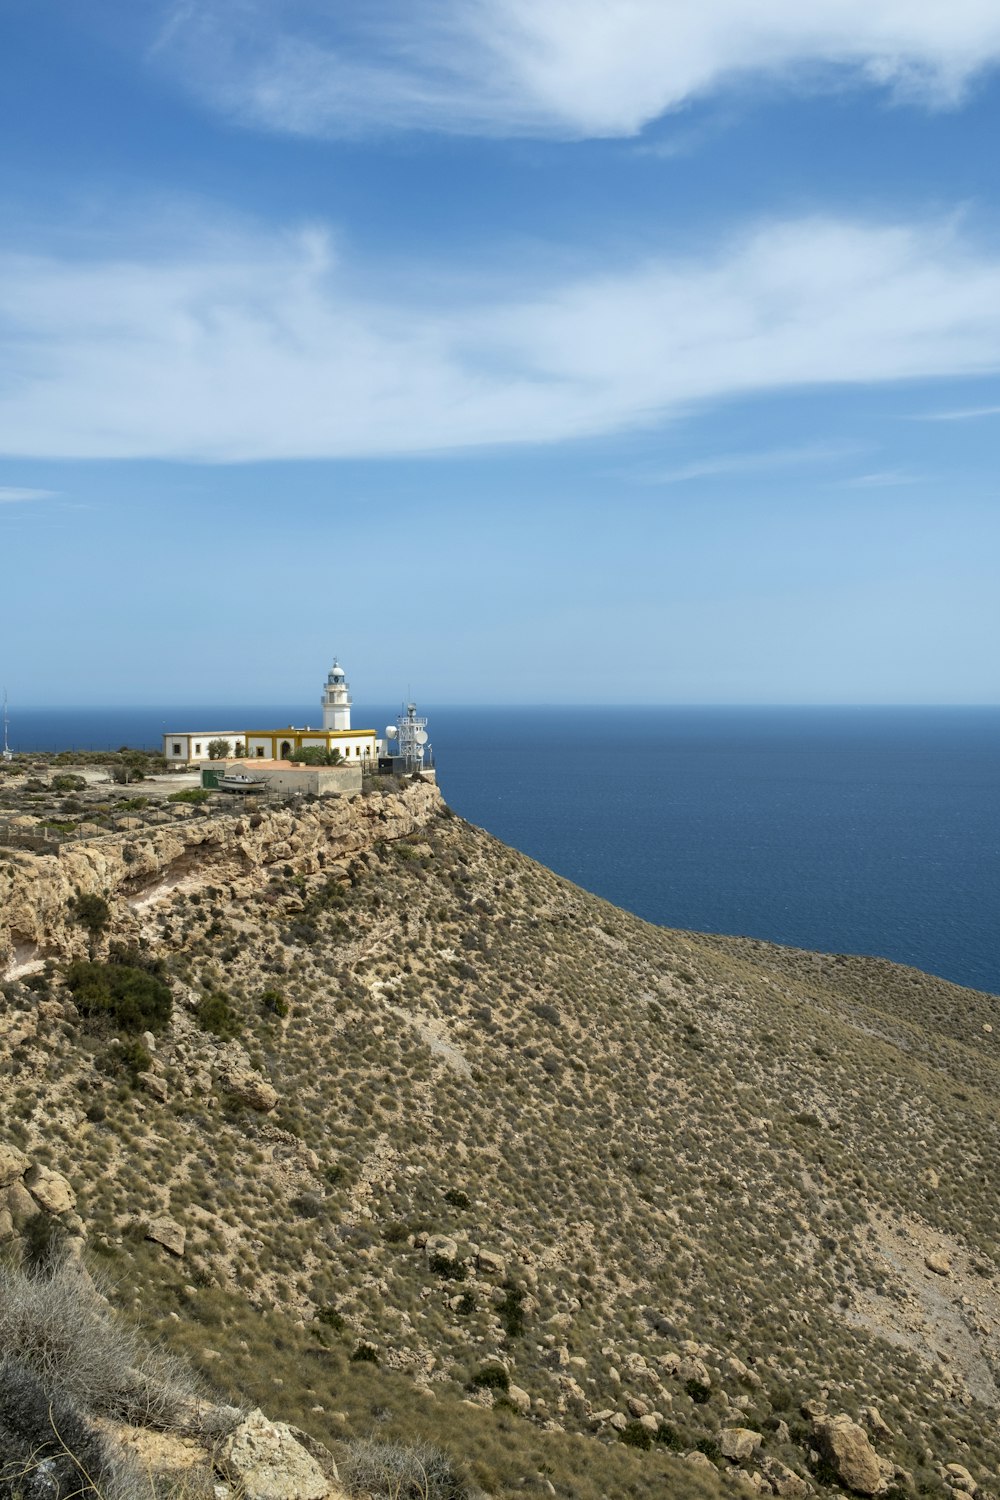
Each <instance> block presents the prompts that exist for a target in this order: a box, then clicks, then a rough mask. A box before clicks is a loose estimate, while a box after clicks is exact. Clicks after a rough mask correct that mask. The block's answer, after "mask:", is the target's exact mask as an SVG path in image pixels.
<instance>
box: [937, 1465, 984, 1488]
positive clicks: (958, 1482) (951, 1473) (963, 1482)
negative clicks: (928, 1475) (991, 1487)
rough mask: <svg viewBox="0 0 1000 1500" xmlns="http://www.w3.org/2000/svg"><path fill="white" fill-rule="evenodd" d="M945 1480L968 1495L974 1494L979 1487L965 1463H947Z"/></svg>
mask: <svg viewBox="0 0 1000 1500" xmlns="http://www.w3.org/2000/svg"><path fill="white" fill-rule="evenodd" d="M944 1482H945V1484H947V1485H949V1486H950V1487H951V1488H952V1489H953V1490H961V1491H962V1492H963V1493H964V1494H966V1495H974V1494H975V1493H976V1491H977V1490H978V1488H979V1486H978V1484H977V1483H976V1481H975V1480H974V1479H973V1477H972V1475H971V1474H970V1473H969V1471H968V1469H967V1468H966V1467H965V1465H964V1464H945V1466H944Z"/></svg>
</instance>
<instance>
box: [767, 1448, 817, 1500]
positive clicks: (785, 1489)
mask: <svg viewBox="0 0 1000 1500" xmlns="http://www.w3.org/2000/svg"><path fill="white" fill-rule="evenodd" d="M766 1473H767V1478H768V1483H769V1484H770V1486H771V1489H772V1490H773V1491H774V1493H775V1494H776V1495H784V1496H787V1497H788V1500H802V1497H803V1496H804V1495H805V1494H806V1493H807V1491H808V1489H809V1486H808V1485H807V1484H806V1482H805V1480H804V1479H803V1478H802V1477H801V1475H799V1474H796V1472H795V1470H794V1469H790V1468H789V1467H788V1465H787V1464H783V1463H782V1462H781V1461H780V1460H779V1459H777V1458H772V1459H770V1460H769V1462H768V1464H767V1466H766Z"/></svg>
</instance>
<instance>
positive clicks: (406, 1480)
mask: <svg viewBox="0 0 1000 1500" xmlns="http://www.w3.org/2000/svg"><path fill="white" fill-rule="evenodd" d="M339 1467H340V1473H341V1478H342V1479H343V1480H344V1482H345V1483H346V1485H347V1488H348V1491H349V1493H350V1494H352V1495H357V1496H366V1497H367V1496H369V1495H370V1496H372V1497H374V1500H473V1496H474V1495H475V1494H477V1493H478V1491H476V1490H474V1489H473V1487H472V1486H470V1484H469V1482H468V1480H467V1479H466V1478H465V1477H464V1475H463V1474H462V1472H461V1470H460V1469H459V1468H458V1467H457V1466H456V1465H455V1463H454V1461H453V1460H452V1459H450V1458H448V1457H447V1455H446V1454H444V1453H442V1452H441V1451H440V1449H438V1448H432V1447H431V1446H430V1444H426V1443H420V1444H414V1445H412V1446H404V1445H403V1444H402V1443H376V1442H372V1441H370V1440H365V1439H355V1441H354V1442H352V1443H348V1444H347V1447H346V1450H345V1452H344V1456H343V1459H342V1461H341V1462H340V1464H339Z"/></svg>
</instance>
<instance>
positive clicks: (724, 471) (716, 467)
mask: <svg viewBox="0 0 1000 1500" xmlns="http://www.w3.org/2000/svg"><path fill="white" fill-rule="evenodd" d="M857 452H858V449H857V447H856V446H850V447H849V446H846V445H844V446H836V445H834V444H825V443H815V444H807V445H804V446H802V447H799V448H768V449H764V450H762V451H760V452H755V453H722V454H718V455H715V456H713V457H711V458H700V459H695V460H693V461H692V462H691V463H686V464H680V465H678V467H677V468H675V469H653V470H650V471H649V472H647V473H644V474H642V475H640V476H639V477H640V479H641V480H642V481H643V482H644V483H646V484H686V483H688V482H689V481H692V480H699V479H721V478H730V477H731V476H732V475H734V474H763V473H770V472H773V471H775V470H781V469H801V468H806V467H809V466H810V465H813V464H829V463H833V462H835V461H836V460H838V459H842V458H844V457H847V456H850V455H853V454H856V453H857Z"/></svg>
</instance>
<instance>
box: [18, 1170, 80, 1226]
mask: <svg viewBox="0 0 1000 1500" xmlns="http://www.w3.org/2000/svg"><path fill="white" fill-rule="evenodd" d="M24 1185H25V1187H26V1188H27V1189H28V1192H29V1193H30V1194H31V1196H32V1197H33V1198H34V1200H35V1202H36V1203H38V1204H40V1205H41V1207H42V1208H44V1209H45V1211H46V1213H50V1214H65V1213H69V1211H70V1210H71V1209H73V1208H75V1207H76V1194H75V1193H74V1191H73V1189H72V1188H71V1187H70V1185H69V1183H68V1182H67V1181H66V1179H65V1177H63V1176H62V1175H61V1173H59V1172H53V1171H52V1169H51V1168H50V1167H40V1166H35V1167H29V1168H28V1170H27V1172H26V1173H25V1174H24Z"/></svg>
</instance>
